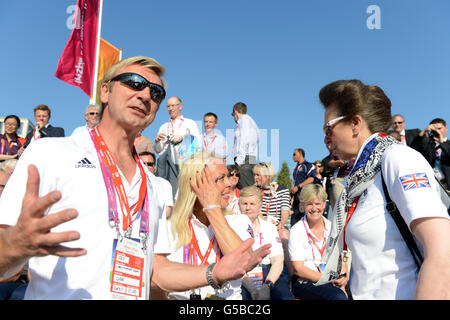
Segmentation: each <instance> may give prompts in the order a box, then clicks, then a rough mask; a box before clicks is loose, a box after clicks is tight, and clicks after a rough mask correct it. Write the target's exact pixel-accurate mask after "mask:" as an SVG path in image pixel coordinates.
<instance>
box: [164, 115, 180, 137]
mask: <svg viewBox="0 0 450 320" xmlns="http://www.w3.org/2000/svg"><path fill="white" fill-rule="evenodd" d="M176 121H177V119H175V120H174V121H173V122H172V120H170V121H169V125H170V128H171V129H172V135H175V128H174V126H173V124H174V123H175V122H176ZM182 123H183V119H182V118H180V124H179V125H178V129H177V132H178V131H180V128H181V124H182ZM167 134H170V133H169V126H167Z"/></svg>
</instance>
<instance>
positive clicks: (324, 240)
mask: <svg viewBox="0 0 450 320" xmlns="http://www.w3.org/2000/svg"><path fill="white" fill-rule="evenodd" d="M305 220H306V216H304V217H303V218H302V222H303V226H304V227H305V231H306V235H307V237H308V242H309V245H310V246H311V252H312V256H313V261H314V262H315V261H316V255H315V254H314V247H313V246H315V247H316V249H317V251H319V253H320V258H322V256H323V253H324V252H325V248H326V247H327V238H326V237H325V236H324V237H323V245H322V248H320V247H319V246H318V245H317V244H316V241H314V238H313V237H312V235H311V233H310V232H309V230H308V228H307V227H306V223H305ZM325 267H326V264H325V263H320V264H319V265H318V266H317V270H318V271H319V272H323V271H324V270H325Z"/></svg>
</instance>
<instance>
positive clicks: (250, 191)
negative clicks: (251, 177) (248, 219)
mask: <svg viewBox="0 0 450 320" xmlns="http://www.w3.org/2000/svg"><path fill="white" fill-rule="evenodd" d="M253 196H256V198H258V201H259V204H262V192H261V189H259V188H258V187H257V186H248V187H245V188H243V189H242V190H241V192H240V193H239V203H241V199H242V198H247V197H253Z"/></svg>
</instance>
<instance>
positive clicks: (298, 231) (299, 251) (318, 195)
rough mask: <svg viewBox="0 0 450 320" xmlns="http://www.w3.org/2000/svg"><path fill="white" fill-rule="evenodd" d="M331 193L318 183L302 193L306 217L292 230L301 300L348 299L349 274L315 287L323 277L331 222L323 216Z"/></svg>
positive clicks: (295, 285) (294, 289) (296, 288)
mask: <svg viewBox="0 0 450 320" xmlns="http://www.w3.org/2000/svg"><path fill="white" fill-rule="evenodd" d="M326 200H327V193H326V192H325V190H324V189H323V187H322V186H320V185H318V184H315V183H314V184H308V185H306V186H305V187H303V189H302V191H301V193H300V211H302V212H304V213H305V215H304V216H303V217H302V218H301V219H300V221H299V222H297V223H296V224H295V225H294V226H293V227H292V228H291V232H290V237H289V256H290V259H291V262H292V266H293V269H294V277H293V279H292V293H293V294H294V295H295V297H296V298H298V299H301V300H347V294H346V292H345V286H346V284H347V281H348V277H347V274H346V273H345V272H342V275H341V277H339V278H338V279H336V280H334V281H333V282H332V283H326V284H323V285H320V286H315V285H314V283H315V282H317V281H318V280H319V279H320V277H321V275H322V268H323V265H322V264H321V259H322V255H323V252H324V251H325V247H326V245H327V238H328V235H329V233H330V225H331V223H330V221H329V220H328V219H326V218H325V217H324V216H323V211H324V210H325V206H326ZM345 269H346V268H345Z"/></svg>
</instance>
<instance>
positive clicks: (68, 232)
mask: <svg viewBox="0 0 450 320" xmlns="http://www.w3.org/2000/svg"><path fill="white" fill-rule="evenodd" d="M163 75H164V68H163V67H162V66H161V65H160V64H159V63H158V62H157V61H155V60H154V59H152V58H148V57H132V58H126V59H123V60H121V61H120V62H119V63H117V64H115V65H114V66H112V67H111V68H110V69H109V70H108V72H107V73H106V74H105V76H104V79H103V81H102V86H101V101H102V105H101V106H99V105H88V106H87V107H86V109H85V115H84V116H85V120H86V124H85V125H83V126H80V127H78V128H76V129H75V130H74V131H73V133H72V134H71V135H70V136H68V137H65V138H64V139H48V138H49V137H64V135H65V134H64V129H62V128H58V127H53V126H51V125H50V124H49V120H50V115H51V111H50V108H49V107H48V106H46V105H38V106H37V107H36V108H35V109H34V115H35V120H36V128H35V129H34V130H33V132H30V133H29V134H28V135H27V136H26V137H25V138H22V137H19V136H18V135H17V130H18V128H19V126H20V119H19V117H17V116H16V115H8V116H7V117H5V121H4V124H5V133H4V134H2V135H0V143H1V149H0V167H1V170H0V192H2V191H3V189H4V192H3V193H0V208H1V213H0V227H1V231H0V298H1V299H4V300H8V299H24V298H25V299H158V300H163V299H164V300H166V299H169V300H171V299H172V300H173V299H177V300H186V299H187V300H225V299H231V300H295V299H301V300H348V299H413V298H418V299H424V298H425V299H449V298H450V282H449V281H450V268H449V267H450V248H449V246H450V241H448V240H450V239H449V237H450V232H449V231H450V221H449V217H448V211H447V210H448V203H446V202H445V199H447V198H448V192H449V187H450V171H449V170H450V169H449V167H450V142H449V141H448V139H447V130H448V127H447V124H446V122H445V120H443V119H439V118H437V119H434V120H432V121H431V122H430V123H429V125H427V126H426V127H425V128H424V129H423V130H421V129H413V130H405V119H404V117H403V116H402V115H394V116H392V115H391V102H390V100H389V98H388V97H387V96H386V95H385V94H384V92H383V90H382V89H381V88H379V87H376V86H367V85H365V84H363V83H362V82H361V81H359V80H345V81H344V80H340V81H335V82H333V83H330V84H328V85H326V86H325V87H324V88H322V90H321V91H320V93H319V97H320V100H321V102H322V104H323V106H324V109H325V114H324V118H325V125H324V127H323V130H324V134H325V139H324V143H325V145H326V146H327V148H328V150H329V154H328V155H326V156H325V157H324V158H323V159H321V160H316V161H314V162H309V161H307V160H306V154H307V153H306V151H305V150H304V149H302V148H295V149H294V150H293V155H292V159H293V161H294V162H295V163H296V166H295V168H294V170H293V172H292V181H293V183H292V185H291V186H284V185H281V184H279V183H278V182H277V181H276V177H277V173H276V170H275V168H274V167H273V166H272V164H271V163H267V162H258V161H257V159H258V130H259V129H258V125H257V124H256V122H255V121H254V120H253V119H252V117H251V116H250V115H249V114H248V113H247V111H248V110H247V106H246V104H245V103H243V102H238V103H235V104H234V105H233V107H232V116H233V118H234V120H235V122H236V128H235V130H234V141H233V146H232V148H231V149H229V147H228V146H227V142H226V139H225V138H224V136H223V135H221V133H220V131H219V130H217V125H218V117H217V115H216V114H215V113H214V112H212V111H209V112H206V113H205V114H204V115H203V123H204V128H205V132H204V133H203V134H200V132H201V130H199V128H198V127H197V124H196V123H195V122H194V121H193V120H192V119H188V118H186V117H184V116H183V115H182V113H181V111H182V108H183V102H182V99H181V98H180V97H177V96H171V97H169V98H168V99H167V100H166V101H167V102H166V103H167V111H168V113H169V121H168V122H166V123H164V124H163V125H162V126H161V127H160V128H159V130H158V133H157V136H156V137H155V138H154V139H153V141H152V139H150V138H148V137H145V136H143V135H142V131H143V130H144V129H145V128H146V127H147V126H149V125H151V123H152V122H153V120H154V118H155V115H156V112H157V111H158V109H159V105H160V104H161V103H162V102H163V101H164V100H165V98H166V92H165V82H164V79H163ZM113 89H114V90H113ZM56 150H57V152H56ZM230 150H231V152H229V151H230ZM228 155H230V156H228ZM19 159H20V160H19ZM229 160H232V162H234V164H231V165H226V164H227V161H228V162H230V161H229ZM7 165H9V166H11V167H10V169H6V166H7ZM3 167H5V169H4V168H3ZM445 196H446V197H447V198H445ZM387 199H389V201H388V200H387ZM390 199H392V200H390ZM392 202H393V203H394V204H395V205H394V207H396V208H397V209H398V210H397V211H396V212H397V213H398V217H400V219H399V220H401V221H402V222H403V224H405V225H406V228H404V229H403V230H406V233H409V235H411V234H412V235H414V237H415V238H416V239H417V240H418V241H417V242H418V246H419V247H420V252H421V253H422V257H421V258H422V259H421V261H420V263H419V264H418V265H416V263H415V260H414V257H413V256H412V254H411V252H410V243H409V242H407V241H406V240H404V238H403V236H404V232H405V231H401V230H400V227H399V226H398V225H397V220H398V219H394V218H393V217H394V216H392V217H391V215H390V212H391V211H393V210H391V209H390V208H391V207H392V206H389V204H392ZM386 204H388V205H387V206H386ZM106 218H107V220H106ZM130 270H132V271H130Z"/></svg>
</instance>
